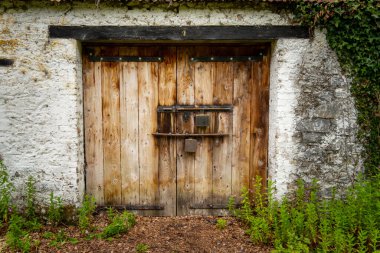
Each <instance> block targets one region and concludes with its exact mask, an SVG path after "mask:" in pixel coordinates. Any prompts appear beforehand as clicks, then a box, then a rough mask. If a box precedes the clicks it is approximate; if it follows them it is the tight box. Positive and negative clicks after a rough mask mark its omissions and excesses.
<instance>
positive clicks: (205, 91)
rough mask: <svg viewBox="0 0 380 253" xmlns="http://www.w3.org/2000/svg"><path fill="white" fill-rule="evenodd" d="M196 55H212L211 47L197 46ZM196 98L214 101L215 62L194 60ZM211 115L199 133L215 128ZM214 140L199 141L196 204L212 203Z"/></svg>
mask: <svg viewBox="0 0 380 253" xmlns="http://www.w3.org/2000/svg"><path fill="white" fill-rule="evenodd" d="M195 51H196V55H194V56H204V55H211V54H212V51H211V48H210V47H196V49H195ZM193 64H194V96H195V98H194V100H195V105H210V104H212V102H213V88H214V71H215V69H214V66H215V63H213V62H196V63H195V62H194V63H193ZM207 115H209V117H210V120H211V122H210V125H211V126H210V127H206V128H204V127H196V129H197V131H196V132H198V133H206V132H210V129H212V128H213V126H212V125H213V124H214V118H213V117H212V113H207ZM212 154H213V152H212V140H211V139H210V138H207V137H206V138H201V139H200V140H199V141H198V146H197V151H196V153H195V164H194V167H195V172H194V177H195V182H196V183H195V186H194V196H195V199H194V204H196V205H199V204H211V203H212V187H213V181H212ZM194 213H195V214H208V213H209V212H208V210H201V209H195V210H194Z"/></svg>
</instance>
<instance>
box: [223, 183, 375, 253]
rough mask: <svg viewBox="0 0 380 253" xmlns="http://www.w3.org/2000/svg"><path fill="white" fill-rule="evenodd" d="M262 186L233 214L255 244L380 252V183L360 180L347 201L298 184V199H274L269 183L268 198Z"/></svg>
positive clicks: (277, 249)
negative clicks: (244, 223)
mask: <svg viewBox="0 0 380 253" xmlns="http://www.w3.org/2000/svg"><path fill="white" fill-rule="evenodd" d="M260 189H261V179H260V178H258V179H257V180H256V184H255V189H254V193H255V194H253V196H251V192H249V191H248V190H246V189H245V190H244V191H243V193H242V197H243V200H242V203H241V204H242V206H241V208H239V209H235V208H234V205H233V203H234V200H233V199H231V200H230V211H231V212H232V214H234V215H235V216H237V217H238V218H239V219H241V220H243V221H244V222H246V223H247V224H248V227H249V228H248V230H247V233H248V234H249V235H250V237H251V240H252V242H254V243H263V244H268V245H272V246H274V248H275V252H378V250H379V249H380V211H379V210H380V191H379V189H380V177H379V176H377V177H376V178H374V179H373V180H363V179H360V180H359V181H358V182H357V183H356V184H355V185H354V186H353V187H352V188H350V189H348V190H347V191H346V193H345V195H344V197H337V196H336V195H335V194H333V196H332V198H330V199H326V198H325V199H323V198H321V197H318V196H320V195H321V194H320V189H319V188H318V186H317V183H316V182H313V183H312V184H311V185H310V186H308V187H305V184H304V183H303V182H302V181H299V182H298V187H297V191H296V194H295V197H292V198H290V197H284V198H283V199H282V200H281V201H278V200H276V199H275V198H274V193H275V192H274V188H273V185H272V184H271V183H269V186H268V191H267V193H262V191H260Z"/></svg>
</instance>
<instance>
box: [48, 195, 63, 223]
mask: <svg viewBox="0 0 380 253" xmlns="http://www.w3.org/2000/svg"><path fill="white" fill-rule="evenodd" d="M62 220H63V205H62V199H61V197H55V196H54V193H53V192H50V204H49V210H48V221H49V222H50V223H51V224H52V225H54V226H57V225H58V224H59V223H60V222H62Z"/></svg>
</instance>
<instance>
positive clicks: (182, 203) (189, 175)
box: [176, 47, 195, 215]
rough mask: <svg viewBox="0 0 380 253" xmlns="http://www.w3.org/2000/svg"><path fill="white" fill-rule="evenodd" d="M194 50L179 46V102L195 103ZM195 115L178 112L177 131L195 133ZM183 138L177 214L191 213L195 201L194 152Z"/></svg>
mask: <svg viewBox="0 0 380 253" xmlns="http://www.w3.org/2000/svg"><path fill="white" fill-rule="evenodd" d="M193 52H194V48H192V47H178V48H177V103H178V104H190V105H191V104H194V67H193V65H191V63H190V62H189V56H191V55H192V54H193ZM193 126H194V119H193V115H190V116H189V117H185V113H178V114H177V129H176V130H177V132H178V133H193ZM184 142H185V140H184V139H182V138H178V139H177V215H187V214H189V213H190V209H189V207H190V205H191V204H192V203H193V202H194V180H195V178H194V154H193V153H187V152H184Z"/></svg>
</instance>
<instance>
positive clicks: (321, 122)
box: [297, 118, 331, 133]
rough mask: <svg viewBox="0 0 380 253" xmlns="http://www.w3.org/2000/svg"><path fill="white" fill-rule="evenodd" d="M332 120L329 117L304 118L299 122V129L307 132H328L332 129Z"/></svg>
mask: <svg viewBox="0 0 380 253" xmlns="http://www.w3.org/2000/svg"><path fill="white" fill-rule="evenodd" d="M330 126H331V121H330V120H329V119H322V118H315V119H311V120H310V119H309V120H304V121H301V122H300V123H299V125H298V126H297V130H300V131H305V132H318V133H327V132H329V130H330Z"/></svg>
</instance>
